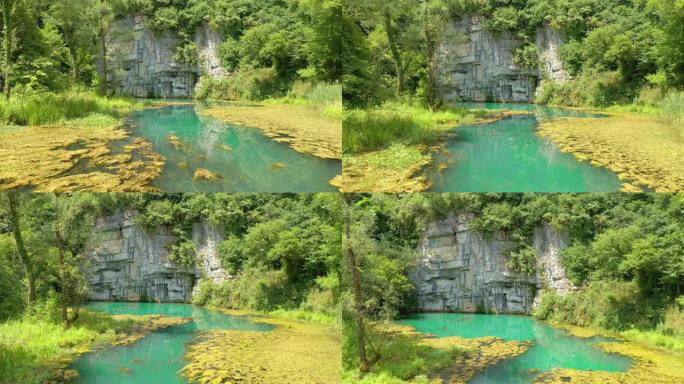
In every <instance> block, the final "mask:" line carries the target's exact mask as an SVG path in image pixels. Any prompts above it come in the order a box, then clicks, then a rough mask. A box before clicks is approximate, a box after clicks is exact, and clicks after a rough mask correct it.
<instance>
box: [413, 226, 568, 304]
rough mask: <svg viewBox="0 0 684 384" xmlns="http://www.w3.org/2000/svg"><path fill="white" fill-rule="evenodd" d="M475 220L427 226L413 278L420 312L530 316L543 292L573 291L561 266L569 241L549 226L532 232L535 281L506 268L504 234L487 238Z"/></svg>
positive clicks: (507, 242) (507, 245)
mask: <svg viewBox="0 0 684 384" xmlns="http://www.w3.org/2000/svg"><path fill="white" fill-rule="evenodd" d="M472 219H473V218H472V216H470V215H466V214H457V215H450V216H449V217H448V218H446V219H444V220H441V221H437V222H432V223H430V225H429V226H428V228H427V230H426V232H425V234H424V236H423V241H422V242H421V245H420V247H419V255H418V260H417V263H416V266H415V268H414V270H413V271H412V273H411V279H412V281H413V282H414V283H415V285H416V288H417V293H418V302H419V305H418V306H419V308H418V309H419V310H421V311H437V312H442V311H446V312H485V311H486V312H496V313H514V314H528V313H530V312H531V310H532V307H533V304H534V300H535V296H536V292H537V290H538V289H539V288H541V287H545V286H548V287H551V288H553V289H556V290H558V291H568V290H571V289H572V288H573V287H572V284H571V283H570V282H569V281H568V280H567V278H566V277H565V275H564V272H563V269H562V267H561V266H560V263H559V261H558V255H559V252H560V250H561V249H562V248H563V247H565V244H566V243H567V240H566V239H565V237H564V236H563V235H562V234H560V233H558V232H557V231H555V230H554V229H553V228H551V227H550V226H546V225H545V226H543V227H539V228H537V229H536V230H535V233H534V243H533V244H534V249H535V252H536V253H537V258H538V262H539V267H538V270H540V273H539V274H538V275H537V276H525V275H522V274H520V273H517V272H515V271H512V270H511V269H510V268H508V266H507V262H508V260H507V254H508V252H509V251H510V250H511V248H512V247H513V243H512V242H511V241H510V239H509V238H508V236H507V234H506V233H503V232H497V233H494V234H492V235H489V236H484V235H483V234H481V233H479V232H476V231H474V230H472V229H471V228H470V222H471V221H472Z"/></svg>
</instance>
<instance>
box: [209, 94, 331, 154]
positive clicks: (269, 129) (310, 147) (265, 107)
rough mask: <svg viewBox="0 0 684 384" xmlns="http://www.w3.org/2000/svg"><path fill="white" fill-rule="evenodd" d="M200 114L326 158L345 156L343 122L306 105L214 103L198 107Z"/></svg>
mask: <svg viewBox="0 0 684 384" xmlns="http://www.w3.org/2000/svg"><path fill="white" fill-rule="evenodd" d="M199 114H200V115H201V116H206V117H211V118H215V119H218V120H221V121H224V122H226V123H230V124H237V125H241V126H245V127H250V128H258V129H261V130H262V131H263V132H264V134H265V135H266V136H268V137H270V138H272V139H273V140H275V141H278V142H281V143H285V144H287V145H289V146H290V147H292V149H294V150H296V151H298V152H302V153H307V154H310V155H314V156H316V157H320V158H323V159H340V158H341V156H342V124H341V122H340V120H339V119H336V118H334V117H329V116H327V114H325V113H324V112H322V111H320V110H318V109H316V108H313V107H311V106H307V105H294V104H281V103H275V102H274V103H254V104H250V105H240V104H237V105H234V106H232V105H231V106H213V107H209V108H204V109H201V110H199Z"/></svg>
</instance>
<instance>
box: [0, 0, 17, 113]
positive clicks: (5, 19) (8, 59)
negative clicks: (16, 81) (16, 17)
mask: <svg viewBox="0 0 684 384" xmlns="http://www.w3.org/2000/svg"><path fill="white" fill-rule="evenodd" d="M14 2H15V0H2V24H3V28H4V31H3V40H2V48H3V50H4V56H3V63H2V67H3V68H2V71H3V72H4V75H5V81H4V82H3V93H4V94H5V99H6V100H9V98H10V94H11V92H12V88H11V82H12V51H13V47H12V45H13V41H12V33H13V31H12V29H13V28H12V22H13V20H12V16H13V13H14V8H15V4H14Z"/></svg>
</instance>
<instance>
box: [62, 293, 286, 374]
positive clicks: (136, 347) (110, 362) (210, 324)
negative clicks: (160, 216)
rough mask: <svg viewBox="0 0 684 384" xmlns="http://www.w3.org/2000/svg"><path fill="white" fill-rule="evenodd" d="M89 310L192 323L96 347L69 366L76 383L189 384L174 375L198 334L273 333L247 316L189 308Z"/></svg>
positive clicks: (97, 306) (105, 306) (110, 306)
mask: <svg viewBox="0 0 684 384" xmlns="http://www.w3.org/2000/svg"><path fill="white" fill-rule="evenodd" d="M88 308H89V309H91V310H95V311H101V312H106V313H109V314H114V315H153V314H159V315H166V316H175V317H192V321H191V322H189V323H186V324H183V325H179V326H174V327H169V328H166V329H162V330H159V331H156V332H152V333H150V334H148V335H146V336H145V337H144V338H143V339H141V340H140V341H137V342H135V343H133V344H130V345H125V346H116V347H105V348H100V349H98V350H95V351H93V352H90V353H87V354H85V355H83V356H81V357H80V358H78V359H77V360H76V361H75V362H74V363H73V364H71V366H70V367H69V368H70V369H75V370H77V371H78V372H79V377H78V378H77V379H76V380H74V381H73V382H74V383H83V384H85V383H88V384H110V383H111V384H114V383H128V384H142V383H145V384H147V383H187V380H185V379H184V378H183V377H182V376H180V375H179V374H178V371H179V370H180V369H182V368H183V367H184V366H185V365H186V361H185V358H184V355H185V352H186V347H187V344H188V343H191V342H193V341H194V340H195V339H196V338H197V336H198V335H199V333H198V332H202V331H211V330H219V329H234V330H241V331H268V330H270V329H273V327H272V326H271V325H267V324H258V323H254V322H251V321H250V320H249V319H247V318H246V317H242V316H229V315H225V314H223V313H220V312H215V311H210V310H207V309H205V308H201V307H195V306H192V305H189V304H171V303H164V304H160V303H92V304H89V305H88Z"/></svg>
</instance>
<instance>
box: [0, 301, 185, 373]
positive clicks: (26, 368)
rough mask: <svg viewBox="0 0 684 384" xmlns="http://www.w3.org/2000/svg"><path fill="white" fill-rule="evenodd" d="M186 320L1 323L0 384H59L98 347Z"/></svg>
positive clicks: (96, 316)
mask: <svg viewBox="0 0 684 384" xmlns="http://www.w3.org/2000/svg"><path fill="white" fill-rule="evenodd" d="M187 321H189V319H184V318H174V317H165V316H158V315H150V316H109V315H105V314H101V313H96V312H91V311H85V310H82V311H81V314H80V316H79V319H78V320H77V321H76V322H75V323H74V324H73V325H72V326H71V327H70V328H69V329H66V330H65V329H64V328H63V327H62V325H61V324H57V323H54V322H50V321H44V320H37V319H32V318H26V319H21V320H11V321H8V322H6V323H3V324H0V383H8V384H9V383H26V384H33V383H35V384H39V383H40V384H42V383H62V382H65V381H67V380H69V379H71V378H73V377H76V376H77V375H78V372H76V371H73V370H69V369H66V368H67V366H68V365H69V364H70V363H71V362H72V361H73V360H74V359H75V358H76V357H78V356H79V355H81V354H84V353H86V352H89V351H91V350H93V349H94V348H96V347H99V346H106V345H125V344H130V343H132V342H135V341H137V340H139V339H141V338H142V337H144V335H146V334H147V333H149V332H153V331H156V330H159V329H162V328H166V327H170V326H176V325H180V324H183V323H185V322H187Z"/></svg>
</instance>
